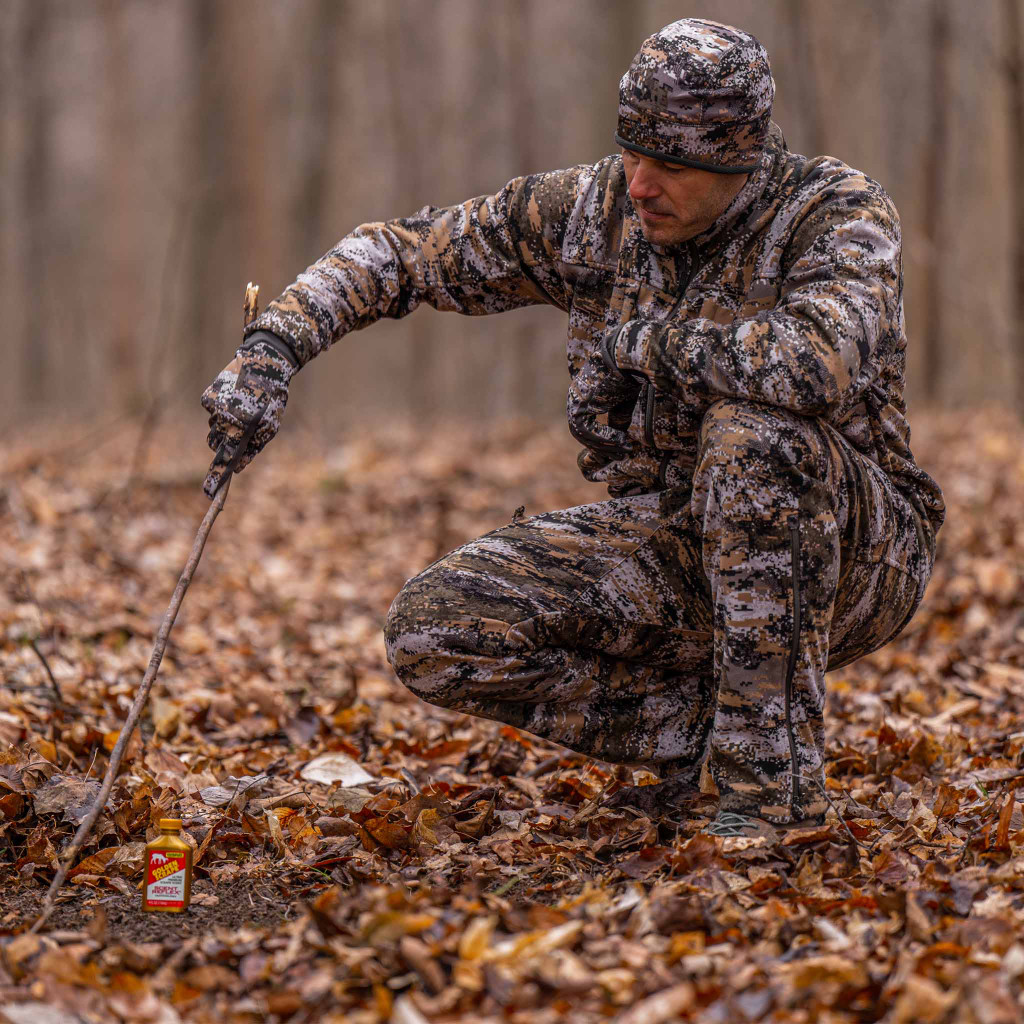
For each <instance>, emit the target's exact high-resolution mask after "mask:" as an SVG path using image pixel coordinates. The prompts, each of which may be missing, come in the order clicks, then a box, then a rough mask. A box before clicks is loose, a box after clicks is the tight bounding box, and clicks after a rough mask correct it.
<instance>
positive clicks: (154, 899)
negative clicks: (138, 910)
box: [142, 818, 192, 914]
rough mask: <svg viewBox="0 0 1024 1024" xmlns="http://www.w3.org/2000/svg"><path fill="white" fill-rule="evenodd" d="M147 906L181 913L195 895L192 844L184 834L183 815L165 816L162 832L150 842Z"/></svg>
mask: <svg viewBox="0 0 1024 1024" xmlns="http://www.w3.org/2000/svg"><path fill="white" fill-rule="evenodd" d="M145 864H146V881H145V887H144V889H143V890H142V909H143V910H165V911H170V912H171V913H172V914H180V913H181V912H182V911H183V910H185V908H186V907H187V906H188V902H189V899H190V898H191V897H192V847H191V846H189V845H188V843H186V842H185V840H184V839H182V838H181V819H180V818H161V819H160V835H158V836H157V837H156V839H154V840H152V841H151V842H149V843H147V844H146V861H145Z"/></svg>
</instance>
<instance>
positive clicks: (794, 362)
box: [614, 178, 902, 416]
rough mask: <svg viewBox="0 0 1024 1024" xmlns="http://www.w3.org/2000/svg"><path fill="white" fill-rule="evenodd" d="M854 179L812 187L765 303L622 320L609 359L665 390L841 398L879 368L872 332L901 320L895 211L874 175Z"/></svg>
mask: <svg viewBox="0 0 1024 1024" xmlns="http://www.w3.org/2000/svg"><path fill="white" fill-rule="evenodd" d="M859 181H860V187H859V188H847V189H837V190H835V191H834V192H833V193H832V194H831V195H827V194H826V195H822V196H819V197H818V202H817V203H816V204H815V205H814V207H813V208H812V210H811V211H810V212H809V213H807V214H806V215H805V216H804V217H803V219H802V220H801V221H800V223H799V225H798V226H797V228H796V230H795V231H794V232H793V235H792V238H791V239H790V242H789V245H788V246H787V247H786V252H785V260H786V261H787V262H788V265H789V269H788V272H786V274H785V277H784V278H783V282H782V287H781V290H780V296H779V300H778V301H777V303H776V305H775V308H774V309H772V310H769V311H766V312H762V313H758V314H756V315H755V316H752V317H748V318H742V319H738V320H735V321H734V322H732V323H731V324H726V325H723V324H718V323H715V322H713V321H711V320H706V319H699V318H698V319H694V320H687V321H684V322H682V323H671V322H669V323H665V322H651V321H646V322H645V321H642V320H636V321H631V322H630V323H629V324H627V325H626V326H625V327H624V328H623V330H622V334H621V336H620V337H619V338H618V339H617V341H616V343H615V353H614V355H615V361H616V363H617V364H618V365H619V366H620V367H622V368H623V369H632V370H637V371H639V372H641V373H642V374H643V375H644V376H645V377H647V378H648V379H649V380H651V381H652V382H653V383H654V385H655V387H658V388H660V389H662V390H665V391H667V392H672V391H673V390H680V391H681V390H683V389H685V390H686V392H687V394H689V395H692V394H693V393H694V391H695V390H696V391H697V392H698V393H701V392H703V393H705V394H706V395H708V396H710V397H726V398H744V399H749V400H751V401H756V402H764V403H766V404H769V405H776V406H781V407H783V408H785V409H789V410H791V411H793V412H796V413H801V414H803V415H807V416H823V415H828V414H830V413H832V412H834V411H835V410H836V409H837V408H841V407H842V406H843V405H845V404H846V403H847V402H848V401H849V400H850V399H851V398H852V397H853V395H855V394H856V393H858V392H859V391H861V390H863V388H864V387H865V386H866V385H867V384H869V383H870V382H871V380H872V379H873V377H874V375H875V374H877V372H878V367H877V363H878V360H877V359H876V358H873V356H875V354H876V351H877V348H878V345H879V343H880V341H881V339H883V338H884V337H886V335H887V334H888V333H889V332H890V331H895V332H897V333H900V332H901V331H902V297H901V242H900V226H899V217H898V214H897V213H896V209H895V207H894V206H893V204H892V201H891V200H890V199H889V197H888V196H887V195H885V193H884V192H882V190H881V189H880V188H879V187H878V186H875V185H874V183H873V182H871V183H869V184H867V185H866V179H863V178H861V179H859ZM870 186H874V188H873V189H872V188H871V187H870ZM784 265H785V264H784Z"/></svg>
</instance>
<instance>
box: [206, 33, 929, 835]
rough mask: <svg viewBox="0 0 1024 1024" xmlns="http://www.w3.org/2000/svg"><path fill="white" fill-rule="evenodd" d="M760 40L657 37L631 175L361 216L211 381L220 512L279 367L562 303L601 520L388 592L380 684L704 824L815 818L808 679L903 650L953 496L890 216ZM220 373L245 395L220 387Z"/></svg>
mask: <svg viewBox="0 0 1024 1024" xmlns="http://www.w3.org/2000/svg"><path fill="white" fill-rule="evenodd" d="M773 98H774V82H773V80H772V77H771V71H770V67H769V64H768V58H767V54H766V53H765V51H764V49H763V48H762V46H761V44H760V43H759V42H758V41H757V40H756V39H754V38H753V37H752V36H750V35H748V34H746V33H744V32H741V31H739V30H737V29H734V28H731V27H728V26H725V25H719V24H716V23H713V22H709V21H702V20H696V19H687V20H683V21H677V22H675V23H673V24H671V25H669V26H667V27H666V28H664V29H663V30H662V31H660V32H658V33H656V34H655V35H654V36H652V37H651V38H649V39H648V40H647V41H646V42H645V43H644V45H643V47H642V48H641V50H640V52H639V53H638V54H637V56H636V58H635V59H634V60H633V63H632V65H631V66H630V68H629V70H628V72H627V73H626V75H625V76H624V77H623V79H622V81H621V84H620V103H619V116H618V126H617V132H616V135H615V138H616V141H617V143H618V145H619V146H620V147H621V155H615V156H609V157H606V158H605V159H603V160H600V161H598V163H596V164H594V165H593V166H578V167H573V168H570V169H568V170H563V171H556V172H552V173H549V174H536V175H530V176H529V177H525V178H517V179H515V180H513V181H511V182H509V184H508V185H506V186H505V187H504V188H503V189H501V190H500V191H499V192H498V193H497V194H495V195H493V196H485V197H481V198H477V199H473V200H469V201H468V202H466V203H463V204H462V205H461V206H456V207H452V208H449V209H437V208H433V207H426V208H424V209H423V210H421V211H420V212H419V213H417V214H416V215H414V216H413V217H409V218H405V219H401V220H393V221H388V222H386V223H381V224H368V225H364V226H362V227H360V228H358V229H357V230H355V231H354V232H353V233H352V234H350V235H348V236H347V237H346V238H344V239H342V241H341V242H340V243H339V244H338V245H337V247H335V248H334V249H333V250H331V251H330V252H329V253H327V255H326V256H324V257H323V258H322V259H321V260H320V261H318V262H317V263H315V264H314V265H313V266H312V267H310V268H309V270H307V271H306V273H304V274H302V275H301V276H300V277H299V279H298V280H297V281H296V282H295V284H294V285H292V286H291V287H290V288H288V289H287V290H286V291H285V293H284V294H283V295H282V296H281V297H280V298H279V299H277V300H276V301H275V302H273V303H272V304H271V305H270V306H269V308H268V309H267V311H266V312H265V313H264V314H263V315H262V316H261V317H260V318H259V319H258V320H256V321H255V322H254V323H253V324H251V325H250V326H249V327H248V328H247V329H246V332H245V333H246V338H245V341H244V343H243V345H242V347H241V348H240V349H239V351H238V353H237V356H236V359H235V361H234V362H233V363H232V364H231V365H230V366H229V367H228V368H227V369H226V370H225V371H224V372H223V373H222V374H221V375H220V376H219V377H218V378H217V380H216V381H215V382H214V383H213V385H211V387H210V388H209V389H208V390H207V392H206V393H205V395H204V398H203V404H204V406H205V407H206V409H207V410H208V411H209V412H210V414H211V415H210V423H211V433H210V444H211V446H212V447H213V448H214V449H215V450H217V452H218V455H217V457H216V458H215V460H214V464H213V466H212V467H211V473H210V476H209V478H208V480H207V483H206V490H207V493H208V494H212V493H213V492H214V490H215V488H216V486H217V485H218V482H219V481H220V480H221V479H222V477H223V475H224V473H225V470H226V467H227V463H228V461H229V460H230V457H231V455H232V454H233V452H234V451H235V449H236V447H237V445H238V443H239V439H240V437H241V435H242V432H243V430H244V428H245V426H246V425H247V424H248V423H249V422H251V420H252V418H253V416H254V415H255V413H256V411H257V410H258V409H260V408H262V407H263V406H264V405H265V406H266V413H265V414H264V417H263V421H262V423H261V425H260V427H259V429H258V430H257V432H256V434H255V436H254V438H253V440H252V442H251V443H250V444H249V446H248V448H247V450H246V452H245V454H244V459H243V461H242V464H243V465H244V464H245V462H247V461H248V460H249V459H250V458H251V457H252V456H253V455H254V454H256V452H258V451H259V450H260V448H262V446H263V445H264V444H265V443H266V442H267V441H268V440H269V439H270V438H271V437H272V436H273V434H274V433H275V431H276V430H277V426H278V423H279V419H280V413H281V410H282V409H283V407H284V403H285V400H286V397H287V385H288V381H289V379H290V378H291V376H292V374H293V373H294V372H295V371H296V370H297V369H298V367H300V366H302V365H304V364H305V363H306V362H308V361H309V360H310V359H311V358H312V357H313V356H315V355H317V354H318V353H320V352H321V351H323V350H324V349H326V348H328V347H329V346H330V345H331V344H333V343H334V342H336V341H338V340H339V339H340V338H341V337H342V336H343V335H345V334H347V333H348V332H349V331H351V330H355V329H357V328H361V327H365V326H367V325H369V324H371V323H373V322H374V321H375V320H377V319H378V318H379V317H381V316H391V317H399V316H404V315H405V314H407V313H409V312H411V311H412V310H413V309H414V308H415V307H416V306H417V305H418V304H419V303H420V302H424V301H425V302H428V303H430V304H431V305H433V306H435V307H437V308H438V309H448V310H456V311H458V312H461V313H469V314H481V313H495V312H500V311H502V310H506V309H511V308H514V307H518V306H523V305H528V304H531V303H540V302H546V303H551V304H553V305H556V306H558V307H559V308H561V309H564V310H565V311H566V312H567V313H568V315H569V327H568V344H567V355H568V363H569V374H570V378H571V380H570V385H569V396H568V417H569V429H570V431H571V432H572V434H573V435H574V437H576V438H577V439H578V440H579V441H580V442H581V444H582V445H583V450H582V451H581V452H580V456H579V460H578V461H579V466H580V469H581V470H582V471H583V474H584V476H585V477H586V478H587V479H588V480H599V481H604V482H606V483H607V485H608V490H609V492H610V494H611V495H612V497H611V499H610V500H608V501H603V502H598V503H596V504H593V505H584V506H580V507H578V508H572V509H565V510H562V511H558V512H550V513H546V514H542V515H538V516H534V517H532V518H530V519H525V520H521V521H516V522H513V523H511V524H510V525H508V526H505V527H503V528H501V529H499V530H495V531H493V532H492V533H489V534H487V535H486V536H484V537H481V538H479V539H478V540H475V541H472V542H471V543H469V544H465V545H463V546H462V547H460V548H459V549H457V550H456V551H453V552H452V553H451V554H449V555H448V556H446V557H445V558H442V559H440V560H439V561H437V562H435V563H434V564H433V565H431V566H429V567H428V568H427V569H425V570H424V571H423V572H422V573H421V574H420V575H419V576H417V577H415V578H414V579H412V580H410V581H408V583H406V585H405V587H404V588H403V589H402V591H401V593H400V594H399V595H398V596H397V597H396V598H395V601H394V603H393V604H392V606H391V610H390V612H389V615H388V620H387V624H386V626H385V636H386V640H387V647H388V654H389V658H390V660H391V664H392V665H393V667H394V669H395V671H396V673H397V674H398V676H399V678H400V679H401V680H402V681H403V682H404V683H405V684H406V685H407V686H408V687H409V688H410V689H411V690H412V691H413V692H414V693H416V694H417V695H419V696H420V697H422V698H423V699H425V700H427V701H430V702H432V703H435V704H438V705H441V706H443V707H449V708H456V709H458V710H460V711H465V712H468V713H469V714H474V715H480V716H483V717H486V718H492V719H496V720H498V721H502V722H507V723H510V724H512V725H514V726H516V727H518V728H520V729H524V730H526V731H529V732H532V733H535V734H538V735H541V736H545V737H548V738H549V739H552V740H556V741H558V742H559V743H562V744H564V745H566V746H568V747H570V748H572V749H574V750H577V751H581V752H583V753H585V754H588V755H592V756H593V757H596V758H600V759H603V760H606V761H612V762H619V763H626V764H647V765H651V766H654V767H656V768H657V769H658V771H659V772H660V774H661V776H662V778H663V779H664V780H665V781H663V782H662V783H660V784H659V785H658V786H656V787H655V788H654V789H653V790H650V791H648V795H650V794H654V795H656V796H657V797H658V798H659V799H660V800H661V803H662V809H663V810H666V811H675V812H676V813H678V812H680V811H685V809H686V807H687V806H688V804H689V803H690V802H691V801H692V800H694V799H695V798H696V797H697V795H698V780H699V773H700V768H701V765H702V764H703V763H705V761H706V762H707V764H708V767H709V770H710V772H711V775H712V777H713V778H714V780H715V782H716V784H717V787H718V790H719V792H720V809H719V812H718V817H717V818H716V819H715V821H714V822H712V823H711V824H710V825H709V826H708V828H707V831H708V832H709V833H711V834H712V835H719V836H736V835H741V836H746V835H752V836H756V835H768V836H772V835H776V834H777V833H776V831H775V830H776V829H780V828H781V829H784V828H787V827H792V826H798V825H805V824H808V823H818V822H821V821H823V820H824V815H825V811H826V809H827V803H826V800H825V796H824V789H823V782H824V753H825V752H824V726H823V711H824V704H825V671H826V668H834V667H836V666H838V665H843V664H846V663H848V662H850V661H852V660H854V659H855V658H857V657H859V656H860V655H862V654H865V653H867V652H868V651H871V650H874V649H876V648H878V647H880V646H881V645H882V644H884V643H886V642H887V641H889V640H890V639H891V638H892V637H894V636H895V635H896V634H897V633H898V632H899V631H900V630H901V629H902V628H903V626H904V625H905V624H906V623H907V621H908V620H909V619H910V617H911V615H912V614H913V612H914V610H915V609H916V607H917V605H918V603H919V602H920V600H921V597H922V596H923V593H924V588H925V585H926V583H927V581H928V578H929V575H930V573H931V567H932V561H933V558H934V553H935V535H936V532H937V530H938V529H939V527H940V525H941V523H942V519H943V515H944V507H943V502H942V496H941V493H940V491H939V489H938V487H937V486H936V485H935V483H934V482H933V481H932V480H931V479H930V478H929V477H928V476H927V475H926V474H925V473H924V472H922V471H921V470H920V469H919V468H918V467H917V465H916V464H915V462H914V459H913V456H912V454H911V452H910V449H909V447H908V437H909V430H908V427H907V424H906V422H905V419H904V413H905V405H904V402H903V374H904V361H905V348H906V336H905V333H904V325H903V309H902V268H901V241H900V226H899V218H898V215H897V213H896V210H895V208H894V206H893V204H892V202H891V200H890V199H889V197H888V196H887V195H886V193H885V192H884V190H883V189H882V188H881V187H880V186H879V185H878V184H877V183H876V182H874V181H872V180H871V179H869V178H867V177H866V176H864V175H863V174H861V173H860V172H858V171H855V170H853V169H851V168H849V167H847V166H846V165H845V164H843V163H841V162H840V161H838V160H836V159H834V158H831V157H819V158H816V159H808V158H806V157H803V156H799V155H797V154H794V153H791V152H789V151H788V149H787V148H786V145H785V141H784V139H783V137H782V133H781V132H780V130H779V129H778V127H777V126H776V125H775V124H774V123H773V122H772V121H771V109H772V101H773ZM236 374H237V376H236Z"/></svg>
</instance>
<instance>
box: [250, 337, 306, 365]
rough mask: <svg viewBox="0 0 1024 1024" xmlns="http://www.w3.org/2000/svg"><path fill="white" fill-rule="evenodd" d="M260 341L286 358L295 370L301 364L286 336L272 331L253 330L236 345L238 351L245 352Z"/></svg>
mask: <svg viewBox="0 0 1024 1024" xmlns="http://www.w3.org/2000/svg"><path fill="white" fill-rule="evenodd" d="M260 342H262V343H263V344H264V345H269V346H270V347H271V348H272V349H273V350H274V351H275V352H276V353H277V354H278V355H279V356H281V357H282V358H283V359H287V360H288V362H289V363H291V364H292V366H293V367H295V369H296V370H298V368H299V367H300V366H301V365H302V364H301V363H300V362H299V357H298V354H297V353H296V351H295V348H294V346H293V345H292V343H291V342H290V341H288V339H287V338H282V337H281V336H280V335H279V334H274V333H273V332H272V331H265V330H255V331H253V332H252V333H251V334H250V335H249V336H248V337H247V338H246V339H245V340H244V341H243V342H242V344H241V345H240V346H239V347H238V351H239V352H246V351H248V350H249V349H251V348H254V347H255V346H256V345H258V344H259V343H260Z"/></svg>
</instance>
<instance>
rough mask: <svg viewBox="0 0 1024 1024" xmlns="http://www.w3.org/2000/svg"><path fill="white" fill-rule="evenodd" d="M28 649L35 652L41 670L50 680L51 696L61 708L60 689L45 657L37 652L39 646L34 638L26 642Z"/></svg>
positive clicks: (62, 699) (62, 698) (62, 702)
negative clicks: (41, 667) (42, 669)
mask: <svg viewBox="0 0 1024 1024" xmlns="http://www.w3.org/2000/svg"><path fill="white" fill-rule="evenodd" d="M28 645H29V647H31V648H32V650H33V651H35V652H36V657H37V658H38V659H39V660H40V661H41V662H42V663H43V668H44V669H46V676H47V678H48V679H49V680H50V686H52V687H53V695H54V697H55V698H56V701H57V703H58V704H59V705H60V706H61V707H63V706H64V697H63V695H62V694H61V692H60V687H59V686H58V685H57V680H56V679H55V678H54V676H53V671H52V670H51V668H50V663H49V662H48V661H47V660H46V655H45V654H43V652H42V651H41V650H39V644H38V643H36V640H35V637H33V638H32V639H31V640H29V642H28Z"/></svg>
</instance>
